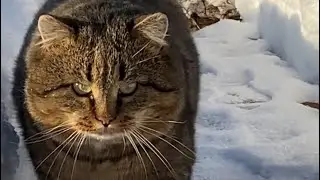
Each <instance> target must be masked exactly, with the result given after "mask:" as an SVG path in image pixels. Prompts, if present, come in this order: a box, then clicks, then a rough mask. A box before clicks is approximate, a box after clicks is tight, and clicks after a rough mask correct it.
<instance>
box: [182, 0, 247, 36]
mask: <svg viewBox="0 0 320 180" xmlns="http://www.w3.org/2000/svg"><path fill="white" fill-rule="evenodd" d="M178 1H179V3H180V4H181V6H182V8H183V11H184V12H185V14H186V16H187V17H188V19H189V22H190V29H191V30H192V31H196V30H199V29H202V28H203V27H205V26H208V25H211V24H214V23H216V22H218V21H220V19H234V20H241V17H240V14H239V12H238V11H237V9H236V7H235V3H234V1H233V0H178Z"/></svg>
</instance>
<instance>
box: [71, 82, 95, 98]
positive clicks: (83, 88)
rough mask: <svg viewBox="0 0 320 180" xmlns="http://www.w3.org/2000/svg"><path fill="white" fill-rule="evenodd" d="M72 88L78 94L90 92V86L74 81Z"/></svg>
mask: <svg viewBox="0 0 320 180" xmlns="http://www.w3.org/2000/svg"><path fill="white" fill-rule="evenodd" d="M72 87H73V90H74V91H75V92H76V93H77V94H78V95H81V96H83V95H87V94H89V93H90V92H91V86H90V85H86V84H81V83H74V84H73V86H72Z"/></svg>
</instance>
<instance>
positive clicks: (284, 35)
mask: <svg viewBox="0 0 320 180" xmlns="http://www.w3.org/2000/svg"><path fill="white" fill-rule="evenodd" d="M236 6H237V8H238V9H239V11H240V14H241V15H243V17H244V19H245V20H246V21H257V25H258V28H259V33H260V35H261V37H262V38H263V39H265V40H266V41H267V43H268V44H269V45H270V50H271V51H272V52H274V53H276V54H277V55H278V56H280V57H281V58H283V59H284V60H286V61H287V62H288V63H289V65H291V66H293V67H294V68H295V69H296V70H297V72H298V74H299V76H300V78H302V79H303V80H305V81H308V82H310V83H314V84H319V1H318V0H317V1H314V0H281V1H279V0H239V1H236Z"/></svg>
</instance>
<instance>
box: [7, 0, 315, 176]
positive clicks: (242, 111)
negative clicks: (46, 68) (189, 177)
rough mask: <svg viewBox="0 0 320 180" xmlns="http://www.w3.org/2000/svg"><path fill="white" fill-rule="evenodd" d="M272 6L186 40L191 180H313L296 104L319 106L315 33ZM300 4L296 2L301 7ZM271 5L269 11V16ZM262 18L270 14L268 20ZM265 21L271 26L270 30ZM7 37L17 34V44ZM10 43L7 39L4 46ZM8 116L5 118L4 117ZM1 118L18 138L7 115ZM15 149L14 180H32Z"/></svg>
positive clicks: (306, 112) (249, 6)
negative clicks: (192, 123) (193, 151)
mask: <svg viewBox="0 0 320 180" xmlns="http://www.w3.org/2000/svg"><path fill="white" fill-rule="evenodd" d="M16 1H17V0H15V1H7V2H16ZM20 1H23V0H19V2H20ZM292 1H294V0H292ZM292 1H291V2H292ZM295 1H297V0H295ZM263 2H264V3H263ZM276 2H278V1H272V0H268V1H267V0H260V1H258V0H238V1H236V4H237V7H238V8H239V10H240V12H241V14H242V15H243V17H244V19H245V21H244V22H243V23H240V22H237V21H232V20H222V21H220V22H218V23H217V24H214V25H212V26H209V27H206V28H204V29H202V30H200V31H198V32H195V33H194V35H193V36H194V39H195V42H196V44H197V48H198V51H199V53H200V60H201V93H200V102H199V113H198V118H197V123H196V146H197V163H196V165H195V167H194V175H193V176H194V177H193V179H194V180H265V179H268V180H316V179H319V119H318V117H319V111H318V110H316V109H313V108H309V107H307V106H303V105H301V104H300V102H304V101H319V85H318V83H317V82H316V81H317V79H319V70H317V71H316V70H315V69H313V67H317V66H316V65H317V64H315V62H314V57H315V56H319V55H318V54H319V53H318V51H319V47H317V46H316V45H315V42H314V41H315V40H314V38H315V37H316V36H318V35H319V29H317V28H316V27H315V26H314V24H312V23H314V22H313V20H312V16H313V13H310V14H311V15H310V14H309V15H308V13H302V12H305V11H302V10H301V9H303V8H302V6H301V7H300V10H301V12H300V14H299V13H297V12H296V11H294V12H293V11H292V14H291V15H288V14H286V17H289V16H294V14H299V16H298V17H303V19H304V20H305V21H307V22H305V21H303V22H302V21H301V22H302V23H300V24H294V25H295V26H294V27H296V26H298V25H299V27H301V29H303V30H301V29H300V30H301V31H297V29H294V28H293V29H292V30H291V29H290V28H288V26H286V24H287V23H285V22H286V19H283V18H282V17H279V13H280V12H286V13H287V12H289V10H288V9H289V7H291V9H294V8H297V4H296V5H295V6H293V5H292V6H286V7H287V8H284V9H285V10H288V11H285V10H284V9H281V8H280V7H283V6H280V5H279V4H280V3H278V4H277V3H276ZM282 2H283V3H285V2H287V3H288V2H290V1H289V0H283V1H282ZM307 2H309V1H308V0H303V2H302V0H301V1H299V3H300V5H303V7H304V8H307V5H308V4H307ZM271 3H273V4H274V5H272V8H273V10H272V11H271V12H270V11H268V10H269V8H270V6H271ZM282 5H284V4H282ZM310 5H312V3H311V4H310ZM21 7H24V4H23V3H22V4H21ZM24 8H27V9H28V13H25V12H23V11H21V12H22V13H21V12H19V13H21V14H20V16H25V18H26V19H27V18H29V20H31V19H30V18H31V17H32V14H33V11H34V10H35V9H36V8H34V7H33V6H30V7H29V6H28V7H24ZM311 8H312V7H311ZM30 9H31V10H30ZM29 10H30V11H29ZM295 10H297V9H295ZM313 10H314V9H312V10H311V9H310V12H312V11H313ZM272 12H273V13H272ZM318 12H319V11H318V10H317V11H316V13H318ZM27 14H28V15H27ZM2 15H3V14H2ZM4 15H6V17H8V16H10V15H11V14H10V13H9V12H8V13H7V14H4ZM18 15H19V14H18ZM258 15H259V16H258ZM264 15H270V19H268V18H269V17H264ZM300 15H301V16H300ZM2 17H3V16H2ZM272 18H273V20H274V22H276V23H274V24H273V25H272V22H271V21H270V20H271V19H272ZM278 18H279V19H278ZM3 19H5V18H3ZM262 20H263V21H264V22H263V23H265V24H263V23H262V22H260V21H262ZM281 22H282V23H281ZM1 23H3V22H1ZM14 23H16V21H12V22H8V21H7V24H6V25H7V26H8V27H7V29H10V28H11V29H16V27H21V28H20V31H15V32H13V34H12V35H11V36H10V35H8V34H5V33H4V34H3V33H1V36H2V37H3V38H2V39H1V43H6V42H11V44H9V43H7V46H8V47H7V48H6V49H7V50H8V51H5V49H2V48H3V47H2V48H1V50H2V53H1V57H2V58H1V65H6V66H2V68H1V80H2V81H1V100H5V102H6V105H7V106H9V107H10V102H8V101H9V99H7V98H4V97H8V91H3V87H10V86H9V84H8V80H7V79H8V77H9V76H10V72H11V64H12V61H11V62H10V61H8V59H11V58H12V57H14V56H15V53H16V52H17V51H18V49H19V46H20V44H21V40H22V38H21V37H22V36H21V33H22V34H23V33H25V29H26V26H25V25H26V24H27V22H24V23H22V24H23V25H22V24H19V25H17V24H14ZM12 24H14V25H15V26H12ZM289 24H290V23H289ZM2 25H4V24H2ZM271 25H272V26H271ZM13 27H14V28H13ZM290 27H291V26H290ZM21 29H22V30H21ZM5 32H11V31H9V30H8V31H5ZM275 32H277V33H275ZM302 32H303V33H302ZM14 33H18V34H19V33H20V34H19V36H18V37H17V36H14ZM278 33H279V34H278ZM280 34H281V35H284V34H287V35H286V36H280ZM299 34H300V36H298V35H299ZM295 35H297V36H298V37H296V36H295ZM20 36H21V37H20ZM12 37H15V39H14V40H13V41H10V40H11V39H10V38H12ZM316 39H317V40H318V38H316ZM293 42H297V43H293ZM290 43H291V44H290ZM304 43H305V44H307V43H309V44H311V45H312V47H313V48H311V45H310V46H309V48H308V46H305V44H304ZM317 48H318V49H317ZM9 50H10V51H9ZM313 50H315V51H313ZM295 53H299V57H300V58H302V59H303V61H301V60H300V59H295V56H296V54H295ZM314 55H315V56H314ZM3 57H6V59H5V60H4V59H3ZM318 65H319V64H318ZM4 67H6V69H4ZM7 68H8V69H7ZM305 68H310V69H307V70H308V71H307V70H306V69H305ZM309 82H312V83H313V84H311V83H309ZM7 109H8V108H7ZM9 110H10V108H9ZM9 110H8V114H12V112H10V111H9ZM1 113H5V112H3V111H1ZM9 117H10V122H11V123H12V124H13V126H15V127H16V130H17V131H18V133H19V134H20V130H19V128H18V126H17V124H16V122H15V118H14V116H9ZM1 121H3V119H1ZM1 132H2V131H1ZM20 138H21V136H20ZM19 146H20V149H19V150H18V153H19V154H20V160H19V161H20V162H21V163H20V165H19V168H18V170H17V171H16V173H17V174H16V178H15V179H16V180H21V179H26V180H33V179H35V178H34V173H33V172H32V171H31V169H32V167H31V166H30V162H29V160H28V157H27V156H26V152H25V149H24V145H23V143H22V142H21V141H20V144H19Z"/></svg>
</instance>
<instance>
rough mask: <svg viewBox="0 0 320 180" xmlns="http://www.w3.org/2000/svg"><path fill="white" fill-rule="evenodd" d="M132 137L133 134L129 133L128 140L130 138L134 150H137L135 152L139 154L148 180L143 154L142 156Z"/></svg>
mask: <svg viewBox="0 0 320 180" xmlns="http://www.w3.org/2000/svg"><path fill="white" fill-rule="evenodd" d="M131 135H132V133H131V132H129V134H127V138H128V140H129V141H130V143H131V145H132V147H133V149H134V150H135V152H136V154H137V156H138V159H139V161H140V162H141V163H142V166H143V168H144V172H145V175H146V179H148V178H147V169H146V165H145V164H144V161H143V158H142V156H141V154H140V152H139V149H138V148H137V146H136V144H135V143H134V140H133V139H132V137H131Z"/></svg>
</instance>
